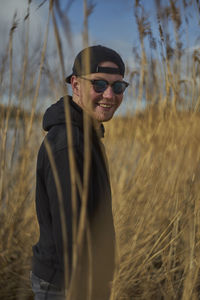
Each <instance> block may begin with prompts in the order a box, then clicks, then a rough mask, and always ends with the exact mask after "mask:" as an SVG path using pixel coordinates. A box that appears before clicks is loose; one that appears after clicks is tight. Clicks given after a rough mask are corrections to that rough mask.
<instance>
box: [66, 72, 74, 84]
mask: <svg viewBox="0 0 200 300" xmlns="http://www.w3.org/2000/svg"><path fill="white" fill-rule="evenodd" d="M72 75H73V74H71V75H69V76H68V77H66V78H65V81H66V82H67V83H71V78H72Z"/></svg>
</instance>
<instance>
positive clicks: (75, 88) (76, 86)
mask: <svg viewBox="0 0 200 300" xmlns="http://www.w3.org/2000/svg"><path fill="white" fill-rule="evenodd" d="M71 86H72V91H73V94H75V95H76V96H80V82H79V80H78V78H77V76H75V75H72V77H71Z"/></svg>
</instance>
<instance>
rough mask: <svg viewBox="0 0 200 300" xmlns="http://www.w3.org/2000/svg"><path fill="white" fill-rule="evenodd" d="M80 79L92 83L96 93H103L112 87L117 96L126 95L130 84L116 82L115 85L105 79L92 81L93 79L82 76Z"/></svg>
mask: <svg viewBox="0 0 200 300" xmlns="http://www.w3.org/2000/svg"><path fill="white" fill-rule="evenodd" d="M80 78H82V79H85V80H88V81H90V82H91V84H92V86H93V89H94V90H95V92H96V93H103V92H104V91H105V90H106V89H107V88H108V86H109V85H110V86H111V88H112V90H113V92H114V93H115V94H117V95H120V94H122V93H124V91H125V89H126V88H127V86H129V83H128V82H126V81H114V82H113V83H111V84H110V83H109V82H108V81H107V80H105V79H93V80H92V79H88V78H85V77H82V76H80Z"/></svg>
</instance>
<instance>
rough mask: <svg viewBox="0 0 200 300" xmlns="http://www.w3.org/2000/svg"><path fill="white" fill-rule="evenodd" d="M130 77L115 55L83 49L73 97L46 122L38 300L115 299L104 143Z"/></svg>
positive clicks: (40, 166)
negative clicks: (107, 124) (106, 128)
mask: <svg viewBox="0 0 200 300" xmlns="http://www.w3.org/2000/svg"><path fill="white" fill-rule="evenodd" d="M124 72H125V66H124V63H123V61H122V59H121V57H120V56H119V54H118V53H117V52H115V51H114V50H112V49H109V48H107V47H103V46H100V45H99V46H92V47H88V48H86V49H84V50H82V51H81V52H80V53H79V54H78V55H77V57H76V59H75V62H74V65H73V73H72V74H71V75H70V76H68V77H67V78H66V82H67V83H70V84H71V87H72V97H70V96H65V97H63V98H61V99H60V100H59V101H58V102H57V103H55V104H53V105H52V106H51V107H50V108H49V109H47V111H46V113H45V115H44V119H43V128H44V130H46V131H48V134H47V136H46V137H45V139H44V142H43V143H42V145H41V147H40V150H39V154H38V161H37V184H36V209H37V217H38V222H39V227H40V237H39V241H38V243H37V244H36V245H35V246H34V247H33V266H32V273H31V280H32V288H33V291H34V293H35V299H37V300H40V299H65V297H66V299H68V298H70V299H73V300H74V299H81V300H84V299H85V300H88V299H92V300H93V299H94V300H98V299H99V300H104V299H109V295H110V288H111V281H112V278H113V271H114V243H115V239H114V226H113V218H112V206H111V191H110V183H109V176H108V171H107V166H106V159H105V152H104V148H103V145H102V143H101V141H100V138H101V137H103V134H104V128H103V125H102V122H105V121H108V120H110V119H111V118H112V116H113V114H114V112H115V111H116V109H117V108H118V107H119V105H120V104H121V102H122V99H123V93H124V91H125V89H126V87H127V86H128V83H126V82H125V81H123V77H124ZM67 105H68V106H67ZM67 107H68V108H67ZM85 116H86V117H85ZM70 132H71V135H70ZM70 136H71V139H70ZM86 161H87V162H86ZM86 169H87V171H86ZM74 191H75V194H74ZM74 195H75V196H74ZM65 235H66V236H65ZM66 253H67V259H65V254H66ZM90 297H91V298H90Z"/></svg>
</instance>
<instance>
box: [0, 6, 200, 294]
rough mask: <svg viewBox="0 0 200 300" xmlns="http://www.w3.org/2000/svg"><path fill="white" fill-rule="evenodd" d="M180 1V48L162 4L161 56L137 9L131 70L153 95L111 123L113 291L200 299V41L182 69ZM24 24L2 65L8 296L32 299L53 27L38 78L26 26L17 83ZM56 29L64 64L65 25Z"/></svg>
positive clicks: (1, 237)
mask: <svg viewBox="0 0 200 300" xmlns="http://www.w3.org/2000/svg"><path fill="white" fill-rule="evenodd" d="M57 2H59V1H57ZM175 2H176V1H169V3H168V4H169V7H168V10H166V15H167V14H169V15H170V16H171V19H170V20H171V22H172V23H173V24H174V25H175V29H176V35H175V36H176V40H175V46H174V50H173V51H172V45H170V43H169V40H167V39H166V40H165V38H166V36H165V35H164V33H163V31H162V30H164V28H163V27H162V22H161V21H162V20H161V16H164V12H165V11H164V10H163V11H162V14H161V13H160V19H159V18H158V22H159V26H160V27H159V29H160V39H161V41H162V42H163V45H162V47H163V49H164V50H163V52H162V53H161V59H160V60H157V59H156V58H152V57H150V58H149V57H148V55H147V53H146V49H145V44H144V40H145V38H146V36H149V37H150V38H152V32H151V28H150V27H149V26H150V25H149V23H148V22H147V19H145V18H143V16H140V15H139V14H137V10H138V9H139V8H138V3H139V1H135V7H134V9H135V17H136V19H137V24H138V31H139V37H140V45H141V55H140V57H139V58H138V56H136V57H135V60H137V69H136V70H130V69H129V68H128V72H127V76H128V78H129V79H130V82H131V83H132V85H130V97H132V99H134V100H133V101H135V102H137V103H141V101H143V98H145V101H146V102H145V103H146V105H145V109H144V110H142V111H138V110H136V111H135V113H134V114H132V115H131V114H127V115H126V116H123V117H122V116H117V117H115V118H114V119H113V120H112V121H110V122H108V123H106V124H105V127H106V134H105V138H104V143H105V146H106V150H107V155H108V161H109V167H110V177H111V183H112V194H113V214H114V222H115V229H116V238H117V258H116V272H115V276H114V280H113V284H112V295H111V299H112V300H120V299H121V300H134V299H141V300H172V299H173V300H175V299H177V300H180V299H181V300H189V299H192V300H197V299H200V191H199V186H200V147H199V143H200V130H199V128H200V112H199V105H200V96H199V93H200V85H199V82H200V81H199V67H200V51H199V50H198V49H196V50H194V52H193V53H192V55H191V56H190V58H189V57H188V59H187V63H188V64H187V65H185V63H184V68H182V60H181V59H182V57H183V55H185V54H184V51H183V49H181V46H180V43H179V39H180V35H179V33H180V30H179V29H180V28H179V27H180V22H179V21H181V16H180V15H179V14H178V12H179V10H178V8H176V3H175ZM156 3H157V5H158V1H156ZM183 3H185V1H183ZM188 5H189V4H188ZM158 8H159V7H158ZM159 12H161V8H159V9H158V15H159ZM51 13H52V6H50V10H49V15H51ZM166 15H165V17H166ZM86 17H88V15H87V14H86ZM26 21H27V22H28V18H27V20H26ZM54 21H55V20H54ZM13 22H14V21H13ZM48 26H49V25H48V23H47V29H48ZM56 26H57V25H56V23H55V22H54V27H55V29H56V28H57V27H56ZM27 27H28V26H27ZM15 29H16V24H15V22H14V23H13V26H12V28H11V31H10V38H9V43H8V48H7V50H6V51H7V52H6V53H5V55H4V58H5V59H4V61H3V63H2V65H1V69H0V96H1V97H2V96H3V94H4V92H5V82H4V77H5V70H6V69H7V70H9V76H8V77H9V79H8V80H6V81H7V82H8V83H9V84H8V86H7V89H8V107H7V109H5V108H3V107H2V106H0V141H1V143H0V299H2V300H7V299H10V300H15V299H20V300H21V299H22V300H23V299H24V300H25V299H30V300H31V299H33V298H32V292H31V287H30V282H29V271H30V261H31V255H32V253H31V247H32V245H33V244H34V242H35V241H36V240H37V237H38V226H37V222H36V216H35V207H34V206H35V204H34V193H35V164H36V156H37V151H38V148H39V145H40V141H41V140H42V137H43V135H44V133H43V132H42V130H41V118H40V117H38V118H36V117H35V116H36V110H35V109H36V103H37V98H38V94H39V88H40V84H41V74H42V70H43V67H44V65H45V51H46V42H47V33H46V34H45V36H44V42H43V45H42V47H41V49H40V50H41V57H40V61H39V62H38V66H39V70H38V73H37V76H38V78H37V80H36V79H35V78H36V77H35V76H36V73H34V74H33V72H32V73H31V72H30V70H29V69H28V68H30V66H29V65H28V52H27V51H28V50H27V49H28V42H29V35H28V34H27V35H26V40H25V45H24V52H23V57H22V66H21V71H22V74H21V76H20V81H19V82H18V85H17V84H15V86H13V51H14V49H13V45H12V38H13V34H14V30H15ZM86 29H87V28H86ZM55 35H56V41H57V45H58V56H59V57H60V61H61V65H62V62H63V57H62V51H61V50H62V49H61V44H60V43H59V38H60V37H59V33H58V31H56V30H55ZM173 45H174V44H173ZM170 47H171V48H170ZM170 49H171V50H170ZM137 55H138V53H137ZM184 59H185V57H184ZM61 69H62V68H61ZM186 69H187V78H186V77H185V73H184V71H183V70H186ZM62 72H63V69H62V70H61V73H62ZM28 74H29V75H28ZM50 75H51V76H50ZM50 75H48V76H49V80H51V82H54V83H55V81H56V78H53V74H50ZM161 83H162V84H161ZM50 86H52V85H51V84H50ZM52 93H53V90H52ZM13 95H14V96H15V98H16V99H18V107H17V108H16V109H13V106H12V103H11V102H12V101H11V100H12V97H13ZM25 97H26V99H27V97H28V99H30V107H31V109H30V112H29V113H27V112H23V109H21V108H22V107H23V101H24V100H23V99H24V98H25ZM122 105H123V104H122ZM92 300H93V299H92Z"/></svg>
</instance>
